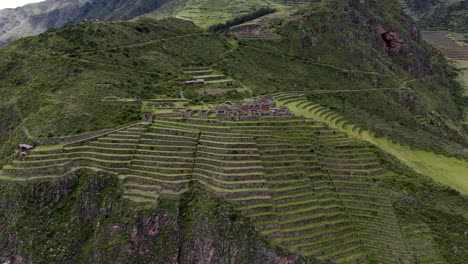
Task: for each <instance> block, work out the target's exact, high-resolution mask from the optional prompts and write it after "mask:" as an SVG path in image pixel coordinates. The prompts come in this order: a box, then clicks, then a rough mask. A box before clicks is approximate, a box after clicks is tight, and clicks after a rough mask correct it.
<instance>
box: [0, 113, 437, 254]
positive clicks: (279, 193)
mask: <svg viewBox="0 0 468 264" xmlns="http://www.w3.org/2000/svg"><path fill="white" fill-rule="evenodd" d="M376 153H377V152H376V149H375V148H374V147H372V146H371V145H369V144H366V143H362V142H360V141H357V140H355V139H352V138H350V137H348V136H346V134H343V133H342V132H339V131H338V130H335V129H332V128H330V127H328V125H326V124H324V123H318V122H314V121H311V120H308V119H305V118H304V117H300V116H296V117H289V118H282V119H278V118H275V119H271V118H264V119H262V120H256V121H228V120H225V121H222V120H219V119H217V118H215V117H209V118H201V117H200V116H196V115H195V116H193V117H190V118H183V119H182V118H179V117H167V118H162V119H157V120H155V121H153V122H150V123H148V122H147V123H139V124H135V125H134V126H131V127H128V128H123V129H122V130H119V131H115V132H112V133H109V134H107V135H105V136H98V137H96V138H92V139H88V140H85V141H82V142H76V143H72V144H66V145H64V146H55V147H42V148H39V149H37V150H35V151H34V152H33V154H32V155H30V156H28V157H27V158H26V159H25V160H16V161H15V162H14V163H13V164H12V166H8V167H6V168H4V170H3V174H4V175H3V176H2V179H3V180H4V181H7V180H16V181H20V180H27V181H31V180H50V179H55V178H59V177H61V176H64V175H66V174H67V173H69V172H71V171H73V170H76V169H79V168H89V169H92V170H104V171H107V172H111V173H114V174H116V175H117V177H118V178H119V179H120V180H121V182H122V185H123V187H124V190H125V192H124V197H125V198H127V199H129V200H130V201H133V202H135V203H137V204H142V205H146V204H148V205H149V204H156V203H157V202H158V199H159V197H163V198H169V199H177V198H179V197H180V195H181V194H183V193H184V192H186V191H188V190H189V188H190V186H191V184H190V181H197V182H199V183H200V184H201V185H202V186H204V187H205V188H206V190H208V191H210V192H212V193H214V194H215V195H217V196H219V197H223V198H225V199H226V200H227V201H230V202H231V203H232V204H234V205H235V207H236V208H237V210H238V211H239V212H240V213H241V214H243V215H244V216H245V217H247V218H249V219H251V221H252V223H253V225H254V226H255V227H256V229H257V230H259V231H260V232H261V233H262V234H263V235H265V236H268V237H269V238H270V239H271V241H273V243H274V244H276V245H280V246H282V247H285V248H287V249H289V250H292V251H294V252H297V253H299V254H301V255H305V256H314V257H317V258H319V259H321V260H331V261H333V262H336V263H366V262H368V261H377V262H378V263H401V262H403V261H408V262H410V261H413V260H416V261H418V263H444V260H443V258H442V257H441V256H440V254H439V253H438V251H437V248H436V246H435V244H434V240H433V239H432V236H431V233H430V231H429V230H428V228H427V226H425V224H424V223H423V222H419V223H407V222H405V221H404V220H403V219H400V218H399V216H398V215H397V214H396V212H395V209H394V208H393V205H392V192H391V191H390V190H388V189H385V188H382V187H380V186H379V185H378V184H376V182H375V179H376V178H378V177H383V176H391V175H392V174H394V172H392V171H388V170H387V169H385V168H383V166H382V165H381V164H380V160H379V157H378V156H377V154H376ZM415 234H418V236H416V235H415Z"/></svg>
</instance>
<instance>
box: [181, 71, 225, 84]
mask: <svg viewBox="0 0 468 264" xmlns="http://www.w3.org/2000/svg"><path fill="white" fill-rule="evenodd" d="M183 72H184V74H186V75H189V76H191V77H192V78H193V79H203V80H204V81H205V84H227V83H232V82H234V80H233V79H231V78H229V77H227V76H226V75H224V74H221V73H218V72H215V71H214V70H212V69H210V68H209V67H191V68H184V69H183Z"/></svg>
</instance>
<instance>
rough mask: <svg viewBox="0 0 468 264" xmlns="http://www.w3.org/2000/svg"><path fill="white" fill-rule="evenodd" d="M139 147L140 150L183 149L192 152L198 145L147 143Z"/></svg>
mask: <svg viewBox="0 0 468 264" xmlns="http://www.w3.org/2000/svg"><path fill="white" fill-rule="evenodd" d="M137 146H138V149H140V150H152V151H182V152H190V151H193V152H194V151H195V150H196V146H195V145H193V146H185V145H168V144H165V145H161V144H159V145H147V144H138V145H137Z"/></svg>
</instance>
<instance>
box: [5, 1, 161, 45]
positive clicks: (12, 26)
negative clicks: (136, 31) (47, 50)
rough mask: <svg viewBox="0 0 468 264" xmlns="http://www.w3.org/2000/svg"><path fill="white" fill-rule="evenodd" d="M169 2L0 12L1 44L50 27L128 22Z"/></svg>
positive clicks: (52, 5) (58, 4) (48, 4)
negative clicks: (117, 21)
mask: <svg viewBox="0 0 468 264" xmlns="http://www.w3.org/2000/svg"><path fill="white" fill-rule="evenodd" d="M169 1H170V0H156V1H153V0H137V1H131V0H79V1H75V0H47V1H45V2H41V3H37V4H29V5H26V6H24V7H19V8H16V9H4V10H0V45H5V44H7V43H9V42H11V41H14V40H16V39H18V38H21V37H26V36H32V35H37V34H40V33H42V32H44V31H46V30H47V29H48V28H51V27H61V26H64V25H69V24H76V23H79V22H82V21H111V20H128V19H132V18H134V17H137V16H139V15H142V14H145V13H148V12H151V11H153V10H155V9H157V8H159V7H160V6H162V5H163V4H165V3H167V2H169Z"/></svg>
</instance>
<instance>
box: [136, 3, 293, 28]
mask: <svg viewBox="0 0 468 264" xmlns="http://www.w3.org/2000/svg"><path fill="white" fill-rule="evenodd" d="M262 7H273V8H276V9H278V10H281V9H284V8H286V7H285V6H283V5H281V4H278V3H274V2H273V1H267V0H251V1H230V0H175V1H173V2H171V3H168V4H166V5H165V6H163V7H162V8H160V9H158V10H156V11H155V12H153V13H150V14H147V15H145V17H150V18H156V19H162V18H167V17H176V18H180V19H184V20H190V21H193V22H194V23H195V24H196V25H198V26H200V27H204V28H207V27H209V26H211V25H214V24H219V23H224V22H226V21H228V20H230V19H233V18H235V17H238V16H240V15H244V14H248V13H250V12H252V11H253V10H255V9H259V8H262Z"/></svg>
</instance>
